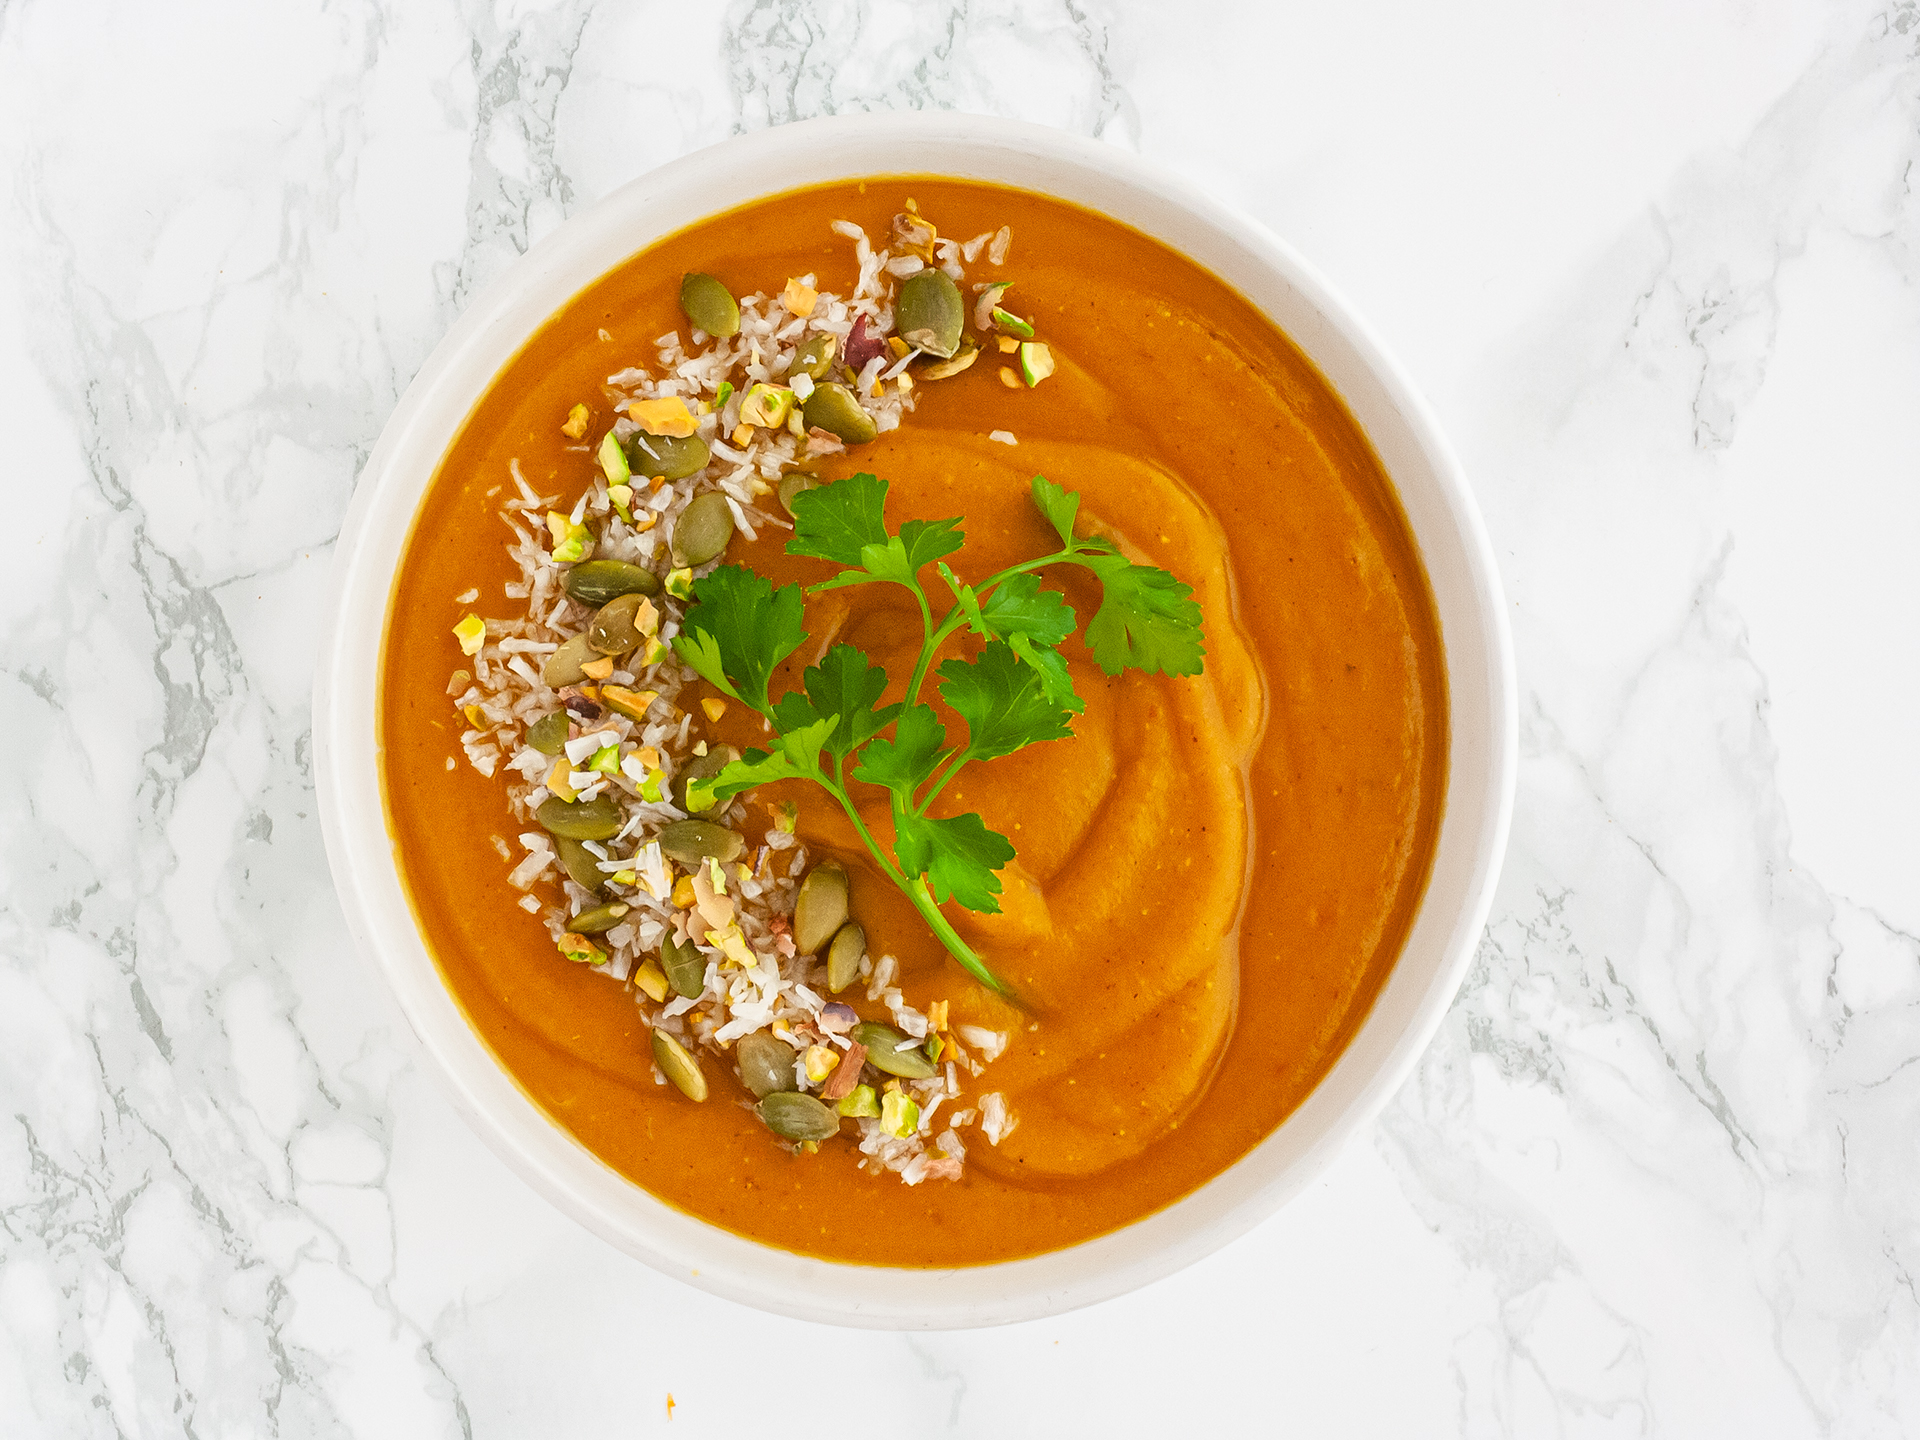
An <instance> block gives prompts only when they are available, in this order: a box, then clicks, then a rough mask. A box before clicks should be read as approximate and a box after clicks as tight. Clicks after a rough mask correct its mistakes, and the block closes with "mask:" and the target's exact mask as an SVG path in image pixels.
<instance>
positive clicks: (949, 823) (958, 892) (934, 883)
mask: <svg viewBox="0 0 1920 1440" xmlns="http://www.w3.org/2000/svg"><path fill="white" fill-rule="evenodd" d="M893 824H894V841H893V852H894V854H895V855H896V856H898V857H899V860H900V864H901V866H902V867H903V868H904V869H905V870H906V872H907V873H908V874H909V875H925V876H926V877H927V884H928V886H929V887H930V888H931V889H932V891H933V898H934V899H935V900H938V901H940V902H942V903H943V904H944V903H945V902H946V901H948V900H957V901H959V903H960V904H962V905H964V906H965V907H966V908H967V909H969V910H977V911H979V912H980V913H981V914H983V915H997V914H999V913H1000V902H999V901H998V900H995V899H994V898H993V897H994V896H996V895H998V894H999V893H1000V877H999V876H998V875H996V874H994V873H993V872H994V871H996V870H998V869H999V868H1000V867H1001V866H1003V865H1005V864H1006V863H1007V862H1008V861H1009V860H1011V859H1013V856H1014V849H1013V845H1012V843H1011V842H1010V841H1009V840H1008V839H1007V837H1006V836H1004V835H1002V834H1000V833H999V832H998V831H997V830H989V829H988V828H987V826H986V822H985V821H983V820H982V819H981V818H980V817H979V816H978V815H955V816H952V817H950V818H944V819H942V818H937V817H934V816H929V815H914V814H911V813H909V812H906V811H904V810H902V809H901V807H900V806H899V805H897V804H896V805H895V806H894V812H893Z"/></svg>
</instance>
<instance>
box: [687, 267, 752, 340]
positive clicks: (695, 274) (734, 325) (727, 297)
mask: <svg viewBox="0 0 1920 1440" xmlns="http://www.w3.org/2000/svg"><path fill="white" fill-rule="evenodd" d="M680 308H681V309H682V310H684V311H686V312H687V319H689V320H691V321H692V322H693V323H694V324H695V325H698V326H699V327H700V328H701V329H702V330H704V331H706V332H707V334H709V335H712V336H715V337H717V338H719V339H725V338H726V337H727V336H729V335H737V334H739V333H740V306H739V303H738V302H737V301H735V299H734V298H733V295H732V293H731V292H729V291H728V289H727V287H726V286H724V285H722V284H721V283H720V282H719V281H718V280H716V279H714V278H713V276H711V275H702V274H701V273H700V272H699V271H698V270H695V271H692V272H691V273H689V274H688V275H687V276H686V278H685V279H683V280H682V281H681V282H680Z"/></svg>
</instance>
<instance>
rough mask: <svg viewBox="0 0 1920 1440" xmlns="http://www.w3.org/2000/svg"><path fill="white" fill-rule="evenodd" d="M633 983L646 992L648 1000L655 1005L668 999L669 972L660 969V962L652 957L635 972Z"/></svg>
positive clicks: (644, 961) (643, 962)
mask: <svg viewBox="0 0 1920 1440" xmlns="http://www.w3.org/2000/svg"><path fill="white" fill-rule="evenodd" d="M633 983H634V984H636V985H638V986H639V987H640V988H641V989H642V990H643V991H645V992H646V996H647V998H648V999H649V1000H651V1001H653V1002H654V1003H655V1004H659V1003H660V1002H662V1001H664V1000H665V999H666V998H667V972H666V971H664V970H662V969H661V968H660V962H659V961H657V960H655V959H654V958H653V957H652V956H651V955H649V956H648V957H647V958H646V959H645V960H643V961H642V962H641V963H640V966H639V968H637V969H636V970H635V971H634V972H633Z"/></svg>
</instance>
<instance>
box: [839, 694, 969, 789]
mask: <svg viewBox="0 0 1920 1440" xmlns="http://www.w3.org/2000/svg"><path fill="white" fill-rule="evenodd" d="M946 743H947V730H946V727H945V726H944V725H942V724H941V723H940V718H939V717H938V716H937V715H935V714H934V713H933V707H932V706H931V705H909V706H908V707H907V708H906V709H905V710H903V711H901V712H900V720H899V723H898V724H897V725H895V726H894V727H893V738H892V739H891V740H887V739H880V740H874V741H871V742H869V744H868V745H867V748H866V749H864V750H862V751H861V752H860V764H859V765H858V767H856V768H855V770H854V772H853V778H854V779H856V780H864V781H866V782H867V784H869V785H885V786H887V787H889V788H890V789H892V790H895V791H904V792H905V793H906V794H907V795H908V796H909V797H911V796H912V794H913V792H914V791H915V790H917V789H919V788H920V786H921V785H923V784H925V783H926V781H927V780H928V779H930V778H931V777H932V775H933V772H934V768H935V767H936V766H937V765H938V764H939V763H940V752H941V749H942V747H944V746H945V745H946Z"/></svg>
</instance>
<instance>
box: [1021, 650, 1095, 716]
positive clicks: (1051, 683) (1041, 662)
mask: <svg viewBox="0 0 1920 1440" xmlns="http://www.w3.org/2000/svg"><path fill="white" fill-rule="evenodd" d="M1007 648H1008V649H1009V650H1011V651H1013V653H1014V656H1015V657H1016V658H1017V659H1018V660H1019V661H1020V663H1021V664H1022V665H1030V666H1032V667H1033V670H1034V673H1035V674H1037V675H1039V677H1040V688H1041V690H1042V692H1043V693H1044V694H1045V695H1046V697H1047V699H1049V700H1051V701H1052V702H1053V703H1054V704H1056V705H1058V706H1059V707H1060V708H1061V709H1062V710H1065V711H1068V712H1069V713H1071V714H1074V715H1078V714H1080V713H1081V712H1082V711H1083V710H1085V709H1086V708H1087V702H1086V701H1084V700H1082V699H1081V698H1080V692H1079V691H1078V690H1075V689H1074V688H1073V676H1072V675H1071V674H1069V673H1068V671H1067V661H1066V657H1065V656H1063V655H1061V653H1060V652H1059V651H1058V650H1053V649H1049V648H1048V647H1047V646H1045V645H1036V644H1034V643H1033V642H1032V641H1031V640H1029V639H1027V637H1026V636H1024V635H1015V636H1013V637H1012V638H1011V639H1009V640H1008V641H1007Z"/></svg>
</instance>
